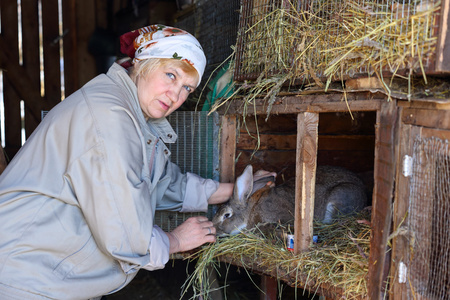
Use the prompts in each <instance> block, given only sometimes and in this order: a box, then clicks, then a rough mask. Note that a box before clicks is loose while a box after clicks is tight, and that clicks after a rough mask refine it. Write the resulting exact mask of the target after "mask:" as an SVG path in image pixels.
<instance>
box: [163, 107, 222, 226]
mask: <svg viewBox="0 0 450 300" xmlns="http://www.w3.org/2000/svg"><path fill="white" fill-rule="evenodd" d="M167 120H168V121H169V122H170V124H171V125H172V127H173V129H174V130H175V132H176V133H177V134H178V139H177V142H176V143H174V144H167V147H168V148H169V150H170V152H171V161H172V162H173V163H175V164H177V165H178V166H179V167H180V169H181V172H183V173H186V172H191V173H195V174H197V175H200V176H202V177H203V178H211V179H214V180H219V145H218V135H219V125H218V124H219V115H218V113H212V114H210V115H208V112H206V111H205V112H195V111H175V112H173V113H172V114H170V115H169V116H168V117H167ZM212 213H213V211H212V208H210V209H209V211H208V213H207V214H205V213H179V212H172V211H157V212H156V214H155V223H156V224H157V225H158V226H159V227H161V228H162V229H163V230H165V231H172V230H173V229H174V228H176V227H177V226H178V225H180V224H181V223H183V222H184V221H185V220H186V219H187V218H189V217H192V216H198V215H207V216H208V217H211V215H212Z"/></svg>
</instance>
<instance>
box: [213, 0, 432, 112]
mask: <svg viewBox="0 0 450 300" xmlns="http://www.w3.org/2000/svg"><path fill="white" fill-rule="evenodd" d="M280 3H283V4H280ZM301 3H302V2H298V1H296V0H286V1H282V2H278V1H267V0H262V1H254V6H253V10H252V12H251V13H250V14H249V16H248V17H247V19H245V22H244V23H245V24H246V26H247V27H245V28H241V32H240V35H241V37H240V39H239V40H240V42H238V47H237V48H238V49H237V53H236V61H235V68H236V69H237V71H238V72H237V73H238V75H242V76H243V77H244V78H245V77H247V78H248V77H253V78H254V79H253V80H251V81H245V82H243V83H242V84H241V85H239V86H238V87H237V90H236V92H235V93H234V94H233V95H232V96H230V97H228V98H227V99H225V102H226V101H227V100H230V99H233V98H235V96H236V95H239V94H244V95H245V96H244V101H245V102H246V103H248V104H249V105H251V104H252V103H253V101H254V99H255V98H264V99H265V100H266V101H267V103H268V107H267V112H268V113H270V109H271V106H272V104H273V102H274V101H275V97H276V96H277V95H278V94H279V92H280V90H281V89H282V87H283V86H286V85H288V86H291V87H292V88H294V89H295V88H297V89H298V91H301V90H302V89H305V88H308V87H311V86H317V87H321V88H323V89H324V90H325V91H326V90H327V88H328V87H329V86H330V84H331V83H332V82H335V81H338V82H342V87H343V89H344V90H345V88H344V84H343V81H344V80H346V79H348V78H353V77H357V76H358V75H363V76H369V77H370V76H374V77H377V78H378V79H379V80H380V81H381V82H382V85H383V90H384V92H385V93H386V94H387V95H388V99H390V96H391V94H392V93H393V92H394V91H392V90H391V80H392V79H394V78H401V79H403V80H404V82H405V85H406V86H407V90H408V93H407V97H408V99H410V98H411V95H412V93H413V89H414V87H413V86H412V80H411V78H412V77H414V75H417V74H419V75H421V77H422V79H423V81H424V82H425V84H426V83H427V78H426V75H425V69H426V67H427V65H428V64H429V63H431V60H432V59H433V55H434V53H435V47H436V41H437V37H436V34H435V32H436V30H437V26H438V24H437V21H438V20H437V18H436V12H438V11H439V9H440V1H431V0H430V1H425V0H423V1H418V0H410V1H409V2H408V1H406V3H404V4H400V3H397V2H395V1H375V0H373V1H370V0H369V1H360V0H346V1H341V0H317V1H313V2H311V5H310V6H308V7H303V6H304V4H301ZM258 4H259V5H258ZM239 46H240V47H239ZM238 80H239V79H238ZM223 103H224V102H222V103H218V104H217V105H216V107H213V110H215V109H217V108H218V106H220V105H221V104H223Z"/></svg>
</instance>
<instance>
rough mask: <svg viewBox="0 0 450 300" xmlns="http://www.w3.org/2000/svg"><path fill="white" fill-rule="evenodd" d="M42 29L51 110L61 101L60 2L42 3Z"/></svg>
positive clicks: (52, 0) (47, 96) (51, 0)
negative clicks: (57, 40)
mask: <svg viewBox="0 0 450 300" xmlns="http://www.w3.org/2000/svg"><path fill="white" fill-rule="evenodd" d="M42 27H43V28H42V35H43V48H44V86H45V96H46V98H47V99H48V101H49V103H48V104H50V105H51V107H47V108H48V109H51V108H52V107H53V106H54V105H56V104H58V103H59V102H60V101H61V72H60V54H59V43H57V42H56V43H55V41H56V39H57V38H58V37H59V24H58V0H46V1H42Z"/></svg>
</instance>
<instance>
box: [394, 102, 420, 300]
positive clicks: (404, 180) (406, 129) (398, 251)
mask: <svg viewBox="0 0 450 300" xmlns="http://www.w3.org/2000/svg"><path fill="white" fill-rule="evenodd" d="M401 113H404V111H401ZM418 128H419V127H412V126H411V125H407V124H403V123H402V124H401V125H400V142H399V152H398V153H399V154H398V158H397V170H398V172H397V175H396V182H397V185H396V195H395V201H394V213H393V231H394V232H395V231H396V230H397V229H398V228H399V226H407V224H408V223H407V219H405V218H406V214H407V211H408V207H409V190H410V181H411V177H405V176H404V175H403V173H402V171H403V170H402V169H403V158H404V157H405V155H409V156H410V157H412V155H413V144H414V136H416V135H417V134H420V133H418V132H415V131H416V130H417V129H418ZM408 240H409V238H408V237H407V236H403V235H399V236H397V237H395V239H394V240H393V243H392V244H393V247H392V262H391V271H390V274H391V285H392V286H393V288H392V291H393V295H392V296H393V299H397V300H406V295H407V294H406V289H407V282H401V283H400V282H399V264H400V263H405V264H408V252H409V241H408Z"/></svg>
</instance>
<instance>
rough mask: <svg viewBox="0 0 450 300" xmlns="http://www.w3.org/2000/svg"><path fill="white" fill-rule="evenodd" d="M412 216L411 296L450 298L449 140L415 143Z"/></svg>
mask: <svg viewBox="0 0 450 300" xmlns="http://www.w3.org/2000/svg"><path fill="white" fill-rule="evenodd" d="M413 164H414V165H413V176H412V181H411V190H410V191H411V193H410V205H409V212H408V219H409V224H410V229H411V231H412V232H413V233H414V247H413V250H412V254H411V257H410V259H411V263H410V268H409V280H410V282H409V284H408V287H409V288H408V299H450V253H449V250H448V249H450V148H449V144H448V140H441V139H438V138H426V139H423V138H418V139H416V140H415V143H414V154H413Z"/></svg>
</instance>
